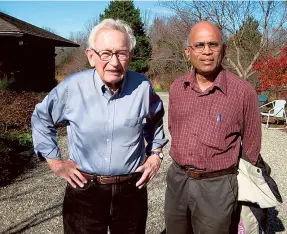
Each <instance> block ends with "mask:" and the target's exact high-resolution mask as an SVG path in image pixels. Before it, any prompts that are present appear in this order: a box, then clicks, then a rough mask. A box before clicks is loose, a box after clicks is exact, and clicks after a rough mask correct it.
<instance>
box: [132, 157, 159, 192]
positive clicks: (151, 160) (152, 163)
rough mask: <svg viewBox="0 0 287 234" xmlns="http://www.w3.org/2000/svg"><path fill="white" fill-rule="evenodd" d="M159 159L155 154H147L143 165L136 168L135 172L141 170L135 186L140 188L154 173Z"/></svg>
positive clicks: (157, 168) (157, 167)
mask: <svg viewBox="0 0 287 234" xmlns="http://www.w3.org/2000/svg"><path fill="white" fill-rule="evenodd" d="M161 161H162V160H161V159H160V158H159V157H158V156H157V155H151V156H149V157H148V158H147V159H146V161H145V162H144V164H143V165H141V166H139V167H138V168H137V169H136V172H142V176H141V178H140V179H139V181H138V182H137V183H136V186H137V187H138V188H139V189H141V188H142V187H143V186H145V185H146V184H147V183H148V182H149V181H151V179H152V178H153V177H154V176H155V175H156V173H157V171H158V170H159V168H160V165H161Z"/></svg>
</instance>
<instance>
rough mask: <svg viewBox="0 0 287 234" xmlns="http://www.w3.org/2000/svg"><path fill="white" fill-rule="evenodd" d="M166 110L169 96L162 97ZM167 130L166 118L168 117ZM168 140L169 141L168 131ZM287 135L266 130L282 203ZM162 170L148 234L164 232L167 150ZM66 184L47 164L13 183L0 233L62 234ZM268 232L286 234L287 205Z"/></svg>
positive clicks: (3, 194) (4, 192) (0, 216)
mask: <svg viewBox="0 0 287 234" xmlns="http://www.w3.org/2000/svg"><path fill="white" fill-rule="evenodd" d="M160 95H161V97H162V99H163V100H164V104H165V107H166V110H167V105H168V95H167V94H165V93H162V94H160ZM165 128H167V115H165ZM166 135H167V138H169V139H170V136H169V133H168V131H167V129H166ZM60 144H61V148H62V153H63V154H64V155H65V154H67V149H66V139H65V138H63V139H61V143H60ZM286 145H287V134H286V133H284V132H281V131H278V130H266V129H264V128H263V141H262V155H263V157H264V159H265V160H266V162H268V164H269V165H270V166H271V168H272V175H273V178H274V179H275V180H276V182H277V184H278V186H279V189H280V192H281V195H282V197H283V200H284V201H286V199H287V176H286V174H287V173H286V171H287V170H286V165H287V147H286ZM169 147H170V145H169V144H168V145H167V147H165V150H164V152H165V155H166V157H165V159H164V160H163V163H162V167H161V169H160V171H159V173H158V174H157V176H156V177H155V178H154V180H153V181H152V182H151V183H150V185H149V186H148V189H149V216H148V224H147V232H146V233H147V234H159V233H160V232H161V231H162V230H163V229H164V219H163V202H164V192H165V175H166V171H167V169H168V166H169V164H170V157H169V156H168V150H169ZM65 184H66V183H65V181H63V180H61V179H60V178H58V177H56V176H55V175H54V174H53V173H52V172H51V171H50V170H49V168H48V167H47V165H46V164H45V163H40V162H39V163H38V165H37V167H36V168H34V169H33V170H31V171H29V172H27V173H25V174H23V175H21V176H20V177H18V178H17V179H16V180H15V181H14V182H13V183H11V184H10V185H8V186H6V187H2V188H0V207H1V208H0V224H1V225H0V233H3V234H8V233H9V234H12V233H14V234H16V233H29V234H40V233H43V234H49V233H51V234H62V233H63V231H62V217H61V209H62V207H61V205H62V200H63V194H64V189H65ZM269 213H270V218H269V231H268V234H273V233H287V231H286V230H285V229H286V228H287V205H286V202H284V203H283V204H282V205H281V206H279V207H276V208H275V209H271V210H270V212H269Z"/></svg>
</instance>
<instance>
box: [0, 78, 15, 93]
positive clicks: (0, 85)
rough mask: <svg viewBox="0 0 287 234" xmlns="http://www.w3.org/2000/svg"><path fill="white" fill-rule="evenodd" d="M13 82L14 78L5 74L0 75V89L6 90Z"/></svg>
mask: <svg viewBox="0 0 287 234" xmlns="http://www.w3.org/2000/svg"><path fill="white" fill-rule="evenodd" d="M14 83H15V78H14V77H11V78H9V77H8V76H7V75H4V76H3V77H0V90H8V89H9V88H11V86H12V85H13V84H14Z"/></svg>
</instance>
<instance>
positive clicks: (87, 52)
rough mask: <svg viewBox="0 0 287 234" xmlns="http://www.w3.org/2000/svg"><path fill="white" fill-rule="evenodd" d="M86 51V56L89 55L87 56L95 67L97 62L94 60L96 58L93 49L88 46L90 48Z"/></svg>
mask: <svg viewBox="0 0 287 234" xmlns="http://www.w3.org/2000/svg"><path fill="white" fill-rule="evenodd" d="M85 53H86V56H87V58H88V60H89V64H90V66H91V67H94V66H95V62H94V59H93V55H94V54H93V51H92V50H90V49H89V48H88V49H86V51H85Z"/></svg>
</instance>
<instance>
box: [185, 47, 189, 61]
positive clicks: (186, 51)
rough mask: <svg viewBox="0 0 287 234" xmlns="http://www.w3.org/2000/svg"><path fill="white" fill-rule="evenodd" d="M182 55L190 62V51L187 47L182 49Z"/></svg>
mask: <svg viewBox="0 0 287 234" xmlns="http://www.w3.org/2000/svg"><path fill="white" fill-rule="evenodd" d="M184 53H185V56H186V58H187V59H188V60H190V50H189V48H188V47H185V48H184Z"/></svg>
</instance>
